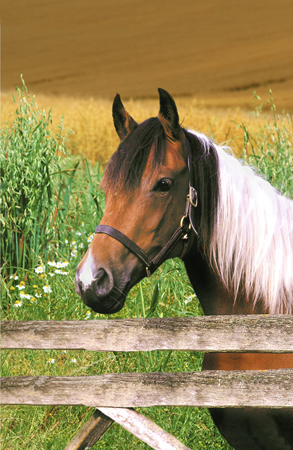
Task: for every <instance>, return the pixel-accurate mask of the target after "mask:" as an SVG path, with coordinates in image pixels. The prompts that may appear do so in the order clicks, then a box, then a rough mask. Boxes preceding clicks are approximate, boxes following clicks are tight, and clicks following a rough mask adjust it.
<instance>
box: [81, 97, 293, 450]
mask: <svg viewBox="0 0 293 450" xmlns="http://www.w3.org/2000/svg"><path fill="white" fill-rule="evenodd" d="M159 92H160V105H161V107H160V112H159V118H152V119H149V120H147V121H145V122H143V123H142V124H140V125H138V124H137V123H136V122H135V121H134V120H133V119H132V118H131V116H129V114H128V113H127V112H126V110H125V109H124V107H123V105H122V103H121V100H120V97H119V96H116V98H115V100H114V104H113V118H114V124H115V127H116V130H117V133H118V135H119V136H120V139H121V144H120V146H119V147H118V150H117V152H116V153H115V154H114V155H113V157H112V159H111V161H110V163H109V164H108V166H107V168H106V171H105V175H104V179H103V182H102V187H103V189H104V190H105V193H106V208H105V214H104V217H103V219H102V221H101V225H107V226H108V227H109V229H110V232H109V234H110V236H109V235H107V234H104V231H103V229H102V231H101V230H98V229H97V234H96V235H95V237H94V239H93V242H92V244H91V246H90V248H89V250H88V252H87V253H86V255H85V257H84V258H83V260H82V261H81V263H80V264H79V266H78V268H77V273H76V290H77V292H78V293H79V294H80V295H81V297H82V299H83V301H84V302H85V303H86V304H87V305H89V306H90V307H91V308H92V309H94V310H95V311H97V312H101V313H113V312H116V311H119V310H120V309H121V308H122V307H123V305H124V302H125V299H126V295H127V293H128V292H129V290H130V289H131V288H132V287H133V286H134V285H135V284H136V283H137V282H139V281H140V280H141V279H142V278H143V277H144V276H145V275H146V267H145V265H144V257H142V258H141V259H140V258H138V256H137V253H135V250H132V251H131V250H129V247H127V241H126V244H125V241H124V240H123V237H122V238H119V237H117V233H116V234H115V232H116V231H117V230H118V231H119V232H120V233H123V236H126V239H127V240H131V241H132V242H134V243H135V244H136V245H137V246H138V247H139V248H140V249H141V250H142V252H143V254H145V255H147V256H146V258H149V259H150V258H153V261H158V258H157V257H156V255H157V254H158V252H159V255H160V252H162V251H163V256H162V258H163V259H164V258H171V257H175V256H181V257H182V259H183V261H184V264H185V267H186V270H187V273H188V276H189V279H190V281H191V284H192V286H193V288H194V290H195V292H196V294H197V296H198V298H199V301H200V303H201V305H202V307H203V310H204V313H205V314H206V315H214V314H263V313H264V314H267V313H274V314H282V313H287V314H292V312H293V277H292V274H293V243H292V231H293V230H292V227H293V202H292V201H290V200H288V199H286V198H284V197H282V196H281V195H279V194H278V193H277V192H276V191H275V190H274V189H273V188H272V187H271V186H270V185H269V183H267V182H266V181H265V180H263V179H261V178H260V177H259V176H257V175H255V173H254V172H253V171H252V170H251V169H250V168H248V167H243V166H242V165H241V164H240V163H239V161H237V160H236V159H235V158H233V157H232V156H231V155H228V154H226V153H225V152H224V151H223V149H222V148H221V147H218V146H216V145H214V144H212V143H211V142H210V141H209V140H208V139H207V138H206V137H204V136H203V135H200V134H198V133H194V132H190V131H187V130H183V129H182V128H181V127H180V125H179V117H178V113H177V109H176V105H175V102H174V100H173V99H172V97H171V96H170V95H169V94H168V93H166V92H165V91H163V90H159ZM190 166H192V167H190ZM190 186H192V189H194V188H195V189H196V195H197V197H196V202H195V201H192V200H191V199H190V195H191V190H190ZM195 189H194V190H195ZM188 193H189V197H187V196H188ZM186 198H188V199H189V200H188V202H187V203H186ZM182 220H186V221H188V222H189V224H190V226H189V228H188V231H187V232H186V234H185V232H184V233H183V234H182V235H181V234H180V236H182V238H180V239H179V240H175V241H174V243H173V245H172V246H171V247H170V248H168V251H166V254H165V253H164V249H165V247H164V246H165V244H166V242H170V241H172V237H173V235H174V230H175V229H176V227H178V225H179V223H180V221H181V223H182ZM97 228H99V227H97ZM175 233H176V232H175ZM121 239H122V240H121ZM125 245H126V246H125ZM130 248H131V247H130ZM162 249H163V250H162ZM156 258H157V259H156ZM162 258H160V259H159V261H160V262H161V260H162ZM147 264H148V263H147ZM280 368H293V355H268V354H240V353H239V354H218V353H217V354H213V353H209V354H206V355H205V358H204V362H203V369H204V370H215V369H220V370H256V369H260V370H267V369H280ZM210 412H211V415H212V417H213V419H214V422H215V424H216V425H217V427H218V428H219V430H220V432H221V433H222V434H223V436H224V437H225V438H226V439H227V441H228V442H229V443H230V444H231V445H232V446H234V448H235V449H239V450H242V449H243V450H247V449H251V450H254V449H255V450H259V449H274V450H277V449H279V450H290V449H291V450H292V449H293V411H292V410H289V411H288V410H282V411H280V410H270V409H251V408H250V409H248V408H239V409H238V408H237V409H233V410H232V409H219V408H214V409H212V410H210Z"/></svg>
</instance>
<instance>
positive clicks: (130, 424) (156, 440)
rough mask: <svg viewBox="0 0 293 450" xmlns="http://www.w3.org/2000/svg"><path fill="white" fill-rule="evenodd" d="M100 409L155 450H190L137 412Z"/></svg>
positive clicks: (125, 409)
mask: <svg viewBox="0 0 293 450" xmlns="http://www.w3.org/2000/svg"><path fill="white" fill-rule="evenodd" d="M99 409H100V411H102V412H103V413H104V414H106V415H107V416H109V417H111V418H112V419H113V420H115V422H117V423H119V424H120V425H121V426H122V427H124V428H125V429H126V430H128V431H130V432H131V433H132V434H134V436H136V437H138V438H139V439H140V440H141V441H143V442H146V443H147V444H148V445H150V446H151V447H152V448H154V449H155V450H189V448H188V447H186V446H185V445H184V444H182V443H181V442H180V441H178V439H176V438H175V437H174V436H172V435H171V434H169V433H167V432H166V431H164V430H163V429H162V428H161V427H159V426H158V425H157V424H156V423H154V422H152V421H151V420H150V419H148V418H147V417H145V416H143V415H142V414H139V413H138V412H137V411H134V410H131V409H127V408H99Z"/></svg>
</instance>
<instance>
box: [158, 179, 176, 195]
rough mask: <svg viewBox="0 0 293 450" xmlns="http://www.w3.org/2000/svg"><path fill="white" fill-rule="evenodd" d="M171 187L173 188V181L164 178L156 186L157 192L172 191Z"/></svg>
mask: <svg viewBox="0 0 293 450" xmlns="http://www.w3.org/2000/svg"><path fill="white" fill-rule="evenodd" d="M171 187H172V180H169V179H168V178H163V179H162V180H160V181H158V182H157V184H156V186H155V191H159V192H168V191H170V189H171Z"/></svg>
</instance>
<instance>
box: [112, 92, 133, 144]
mask: <svg viewBox="0 0 293 450" xmlns="http://www.w3.org/2000/svg"><path fill="white" fill-rule="evenodd" d="M112 115H113V121H114V125H115V128H116V131H117V134H118V136H119V138H120V139H121V141H123V139H125V138H126V137H127V136H128V135H129V134H130V133H131V132H132V131H133V130H135V128H136V127H137V123H136V122H135V120H133V118H132V117H131V116H130V115H129V114H128V112H127V111H126V109H125V108H124V106H123V103H122V101H121V98H120V95H119V94H116V97H115V98H114V101H113V106H112Z"/></svg>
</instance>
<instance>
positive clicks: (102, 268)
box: [75, 89, 196, 314]
mask: <svg viewBox="0 0 293 450" xmlns="http://www.w3.org/2000/svg"><path fill="white" fill-rule="evenodd" d="M159 95H160V110H159V115H158V117H157V118H150V119H148V120H146V121H145V122H143V123H141V124H137V123H136V121H135V120H134V119H133V118H132V117H131V116H130V115H129V114H128V112H127V111H126V110H125V108H124V106H123V104H122V102H121V99H120V96H119V95H118V94H117V95H116V97H115V99H114V102H113V119H114V125H115V128H116V131H117V134H118V136H119V138H120V140H121V143H120V145H119V147H118V149H117V150H116V152H115V153H114V154H113V156H112V158H111V159H110V161H109V164H108V166H107V168H106V170H105V174H104V177H103V180H102V184H101V186H102V188H103V190H104V192H105V194H106V206H105V213H104V216H103V218H102V220H101V222H100V225H99V226H98V227H97V229H96V234H95V236H94V239H93V241H92V243H91V245H90V247H89V249H88V250H87V252H86V254H85V256H84V258H83V259H82V260H81V262H80V263H79V265H78V267H77V270H76V278H75V285H76V291H77V293H78V294H79V295H80V296H81V298H82V300H83V302H84V303H85V304H86V305H88V306H89V307H91V308H92V309H93V310H94V311H96V312H99V313H104V314H105V313H106V314H107V313H108V314H110V313H115V312H117V311H119V310H120V309H121V308H122V307H123V305H124V302H125V299H126V296H127V293H128V292H129V290H130V289H131V288H132V287H133V286H134V285H135V284H136V283H138V282H139V281H140V280H141V279H142V278H144V277H145V276H146V274H148V275H150V273H152V272H153V271H154V270H155V269H156V267H158V265H160V264H161V262H163V261H164V260H165V259H167V258H173V257H175V256H180V255H181V254H182V252H183V251H184V252H186V250H187V247H188V246H189V245H190V239H189V237H190V236H189V235H190V233H189V230H190V224H189V223H188V222H189V220H188V219H189V218H188V208H189V202H188V200H186V199H187V197H188V199H190V195H191V196H192V198H193V199H194V197H195V196H196V192H195V191H191V194H190V195H189V196H188V193H189V189H190V187H189V170H188V149H187V146H188V144H187V142H186V137H185V134H184V131H183V130H182V128H181V127H180V124H179V116H178V112H177V108H176V105H175V102H174V100H173V98H172V97H171V96H170V95H169V94H168V93H167V92H166V91H164V90H162V89H159ZM194 201H195V200H194ZM193 204H194V203H193ZM195 206H196V205H195ZM178 230H179V231H178ZM166 243H168V248H166V247H167V246H166ZM169 243H170V244H169Z"/></svg>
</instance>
